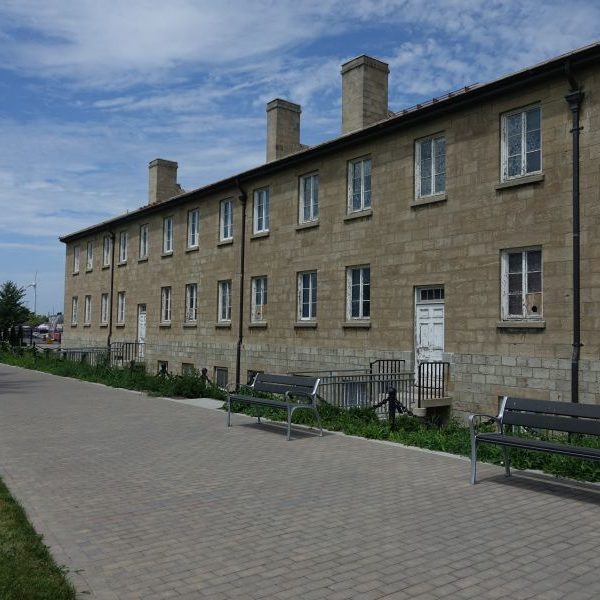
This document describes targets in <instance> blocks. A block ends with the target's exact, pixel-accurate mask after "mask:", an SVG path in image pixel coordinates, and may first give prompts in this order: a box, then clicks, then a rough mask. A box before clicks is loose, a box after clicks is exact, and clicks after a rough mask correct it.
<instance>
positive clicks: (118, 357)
mask: <svg viewBox="0 0 600 600" xmlns="http://www.w3.org/2000/svg"><path fill="white" fill-rule="evenodd" d="M145 350H146V344H144V343H141V342H113V343H112V344H111V345H110V358H111V364H116V365H127V364H130V363H131V361H133V362H137V361H139V360H141V359H143V358H144V354H145Z"/></svg>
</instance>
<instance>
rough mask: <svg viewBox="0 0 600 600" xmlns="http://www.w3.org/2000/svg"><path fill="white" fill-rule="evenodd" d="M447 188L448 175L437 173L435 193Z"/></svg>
mask: <svg viewBox="0 0 600 600" xmlns="http://www.w3.org/2000/svg"><path fill="white" fill-rule="evenodd" d="M445 190H446V175H445V174H444V173H441V174H440V175H436V178H435V190H434V191H435V193H436V194H437V193H440V192H444V191H445Z"/></svg>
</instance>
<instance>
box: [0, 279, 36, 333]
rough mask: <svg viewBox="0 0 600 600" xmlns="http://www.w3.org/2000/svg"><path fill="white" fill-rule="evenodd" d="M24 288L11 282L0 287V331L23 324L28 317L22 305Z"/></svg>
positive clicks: (28, 313) (27, 311) (26, 309)
mask: <svg viewBox="0 0 600 600" xmlns="http://www.w3.org/2000/svg"><path fill="white" fill-rule="evenodd" d="M24 297H25V288H22V287H21V288H20V287H18V286H17V284H16V283H14V282H13V281H6V282H4V283H3V284H2V285H0V329H4V328H5V327H14V326H18V325H21V324H22V323H24V322H25V321H26V320H27V319H28V318H29V315H30V312H29V309H28V308H27V307H26V306H25V305H24V304H23V298H24Z"/></svg>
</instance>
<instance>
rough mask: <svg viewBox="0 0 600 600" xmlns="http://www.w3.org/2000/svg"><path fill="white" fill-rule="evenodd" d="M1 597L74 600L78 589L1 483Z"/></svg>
mask: <svg viewBox="0 0 600 600" xmlns="http://www.w3.org/2000/svg"><path fill="white" fill-rule="evenodd" d="M0 598H2V600H71V599H73V600H74V599H75V589H74V588H73V586H72V585H71V583H70V582H69V581H68V580H67V578H66V576H65V571H64V569H62V568H61V567H58V566H57V565H56V564H55V563H54V561H53V560H52V557H51V556H50V554H49V552H48V549H47V548H46V546H45V545H44V544H43V543H42V537H41V536H40V535H38V534H37V533H36V532H35V531H34V529H33V527H32V526H31V525H30V523H29V521H28V520H27V517H26V515H25V512H24V511H23V509H22V508H21V506H20V505H19V504H18V502H16V500H15V499H14V498H13V497H12V496H11V495H10V493H9V491H8V490H7V489H6V486H5V485H4V483H2V481H1V480H0Z"/></svg>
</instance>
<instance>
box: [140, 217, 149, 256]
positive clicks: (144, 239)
mask: <svg viewBox="0 0 600 600" xmlns="http://www.w3.org/2000/svg"><path fill="white" fill-rule="evenodd" d="M148 235H149V233H148V223H144V224H143V225H140V247H139V259H140V260H144V259H145V258H148Z"/></svg>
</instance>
